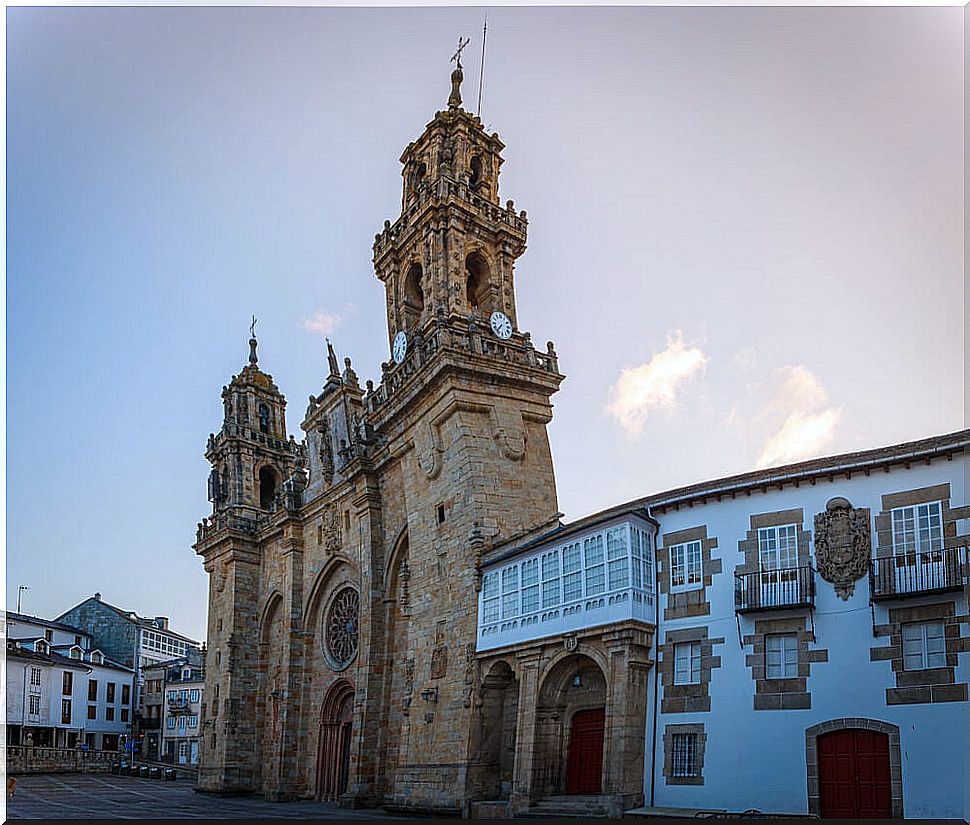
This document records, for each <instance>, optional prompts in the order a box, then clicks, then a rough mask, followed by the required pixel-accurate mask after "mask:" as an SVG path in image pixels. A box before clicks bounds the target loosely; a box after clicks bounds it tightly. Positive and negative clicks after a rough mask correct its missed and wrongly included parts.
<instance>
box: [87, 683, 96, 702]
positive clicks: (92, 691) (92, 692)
mask: <svg viewBox="0 0 970 825" xmlns="http://www.w3.org/2000/svg"><path fill="white" fill-rule="evenodd" d="M88 701H89V702H97V701H98V680H97V679H88Z"/></svg>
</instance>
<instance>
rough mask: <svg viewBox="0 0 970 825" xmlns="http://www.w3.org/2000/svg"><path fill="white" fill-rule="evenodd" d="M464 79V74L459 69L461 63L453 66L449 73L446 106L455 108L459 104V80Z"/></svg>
mask: <svg viewBox="0 0 970 825" xmlns="http://www.w3.org/2000/svg"><path fill="white" fill-rule="evenodd" d="M464 79H465V75H464V73H463V72H462V70H461V64H459V65H458V66H456V67H455V70H454V71H453V72H452V73H451V94H450V95H448V106H449V107H451V108H452V109H457V108H458V107H459V106H461V88H460V87H461V82H462V81H463V80H464Z"/></svg>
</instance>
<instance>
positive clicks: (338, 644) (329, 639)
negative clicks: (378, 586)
mask: <svg viewBox="0 0 970 825" xmlns="http://www.w3.org/2000/svg"><path fill="white" fill-rule="evenodd" d="M359 619H360V596H359V595H358V593H357V591H356V590H354V589H353V588H352V587H345V588H344V589H343V590H341V591H340V592H339V593H338V594H337V595H336V597H335V598H334V599H333V601H332V602H331V604H330V608H329V610H328V611H327V616H326V619H325V621H324V628H323V630H324V645H325V647H324V652H325V653H326V654H327V658H328V659H329V660H330V664H331V665H332V666H333V668H334V669H335V670H343V669H344V668H346V667H347V666H348V665H349V664H350V663H351V662H352V661H353V660H354V657H355V656H356V655H357V646H358V622H359Z"/></svg>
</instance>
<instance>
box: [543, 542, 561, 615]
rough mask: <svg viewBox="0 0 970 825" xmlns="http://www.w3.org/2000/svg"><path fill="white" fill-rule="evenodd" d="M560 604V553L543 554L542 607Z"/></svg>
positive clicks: (556, 551)
mask: <svg viewBox="0 0 970 825" xmlns="http://www.w3.org/2000/svg"><path fill="white" fill-rule="evenodd" d="M557 604H559V551H558V550H553V551H551V552H549V553H543V554H542V606H543V608H547V607H555V606H556V605H557Z"/></svg>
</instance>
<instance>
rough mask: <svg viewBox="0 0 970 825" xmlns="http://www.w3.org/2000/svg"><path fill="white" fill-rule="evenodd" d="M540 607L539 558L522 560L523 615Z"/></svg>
mask: <svg viewBox="0 0 970 825" xmlns="http://www.w3.org/2000/svg"><path fill="white" fill-rule="evenodd" d="M538 609H539V559H537V558H536V559H526V560H525V561H524V562H522V615H523V616H524V615H526V614H527V613H535V611H537V610H538Z"/></svg>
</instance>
